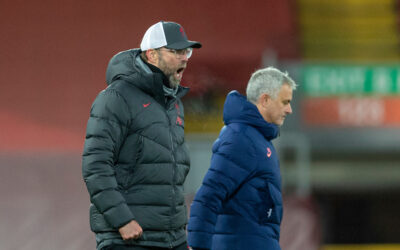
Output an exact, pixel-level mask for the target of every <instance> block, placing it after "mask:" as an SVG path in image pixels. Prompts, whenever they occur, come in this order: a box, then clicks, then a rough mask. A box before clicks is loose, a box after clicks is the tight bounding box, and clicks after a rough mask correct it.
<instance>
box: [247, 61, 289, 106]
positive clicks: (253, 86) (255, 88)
mask: <svg viewBox="0 0 400 250" xmlns="http://www.w3.org/2000/svg"><path fill="white" fill-rule="evenodd" d="M283 84H288V85H289V86H290V87H291V88H292V89H293V90H295V89H296V87H297V85H296V83H295V82H294V81H293V79H292V78H290V77H289V74H288V73H287V72H285V73H283V72H281V71H280V70H278V69H276V68H274V67H267V68H263V69H259V70H257V71H256V72H254V73H253V74H252V75H251V77H250V80H249V82H248V84H247V88H246V95H247V100H248V101H249V102H251V103H254V104H256V103H257V101H258V98H260V96H261V95H262V94H264V93H266V94H268V95H269V96H271V98H272V99H275V98H276V97H278V93H279V91H280V89H281V87H282V85H283Z"/></svg>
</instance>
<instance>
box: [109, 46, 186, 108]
mask: <svg viewBox="0 0 400 250" xmlns="http://www.w3.org/2000/svg"><path fill="white" fill-rule="evenodd" d="M140 53H141V50H140V49H130V50H125V51H121V52H119V53H117V54H116V55H114V56H113V57H112V58H111V60H110V62H109V63H108V67H107V71H106V82H107V84H108V85H110V84H111V83H113V82H114V81H115V80H119V79H121V80H124V81H126V82H129V83H131V84H133V85H135V86H136V87H138V88H140V89H141V90H143V91H144V92H146V93H147V94H149V95H151V96H153V97H155V98H156V99H157V101H158V102H159V103H161V104H163V103H164V87H163V77H164V76H163V75H162V74H161V73H154V72H153V71H152V70H151V69H150V68H149V66H147V65H146V63H144V62H143V61H142V59H141V58H140ZM188 91H189V88H186V87H182V86H179V87H178V90H177V91H176V96H177V97H182V96H184V95H185V94H186V93H187V92H188Z"/></svg>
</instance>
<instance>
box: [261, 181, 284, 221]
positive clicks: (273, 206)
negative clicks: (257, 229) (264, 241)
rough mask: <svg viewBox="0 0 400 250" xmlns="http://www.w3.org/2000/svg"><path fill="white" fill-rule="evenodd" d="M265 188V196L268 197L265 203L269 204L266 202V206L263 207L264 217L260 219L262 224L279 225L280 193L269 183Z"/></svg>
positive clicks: (280, 211)
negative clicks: (266, 188) (266, 189)
mask: <svg viewBox="0 0 400 250" xmlns="http://www.w3.org/2000/svg"><path fill="white" fill-rule="evenodd" d="M267 186H268V192H267V195H269V197H268V198H269V199H267V201H269V202H267V205H266V206H265V211H263V213H264V215H263V216H262V219H261V221H262V224H266V223H274V224H280V223H281V220H282V213H283V202H282V193H281V191H279V189H277V188H276V187H275V186H274V185H273V184H271V183H268V185H267Z"/></svg>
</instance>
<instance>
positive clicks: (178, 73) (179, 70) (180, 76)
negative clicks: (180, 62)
mask: <svg viewBox="0 0 400 250" xmlns="http://www.w3.org/2000/svg"><path fill="white" fill-rule="evenodd" d="M184 70H185V68H184V67H182V68H179V69H178V70H177V71H176V76H177V78H179V79H180V78H182V73H183V71H184Z"/></svg>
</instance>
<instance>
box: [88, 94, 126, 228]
mask: <svg viewBox="0 0 400 250" xmlns="http://www.w3.org/2000/svg"><path fill="white" fill-rule="evenodd" d="M129 122H130V112H129V110H128V106H127V104H126V102H125V100H124V98H123V97H122V96H121V95H120V94H118V92H116V91H115V90H113V89H110V88H109V89H106V90H104V91H102V92H101V93H100V94H99V95H98V96H97V98H96V100H95V101H94V103H93V105H92V109H91V111H90V117H89V120H88V124H87V130H86V140H85V146H84V151H83V159H82V174H83V178H84V180H85V183H86V186H87V189H88V191H89V195H90V200H91V202H92V203H93V204H94V206H95V207H96V208H97V210H98V211H99V212H100V213H101V214H103V216H104V218H105V219H106V221H107V222H108V223H109V224H110V225H111V226H113V227H114V228H116V229H118V228H120V227H121V226H123V225H125V224H127V223H128V222H129V221H131V220H133V219H134V216H133V214H132V213H131V211H130V209H129V208H128V205H127V204H126V201H125V199H124V198H123V196H122V195H121V194H120V192H118V191H117V181H116V178H115V172H114V164H115V161H116V160H117V157H118V152H119V149H120V147H121V145H122V144H123V142H124V138H125V137H126V135H127V132H128V125H129Z"/></svg>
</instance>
